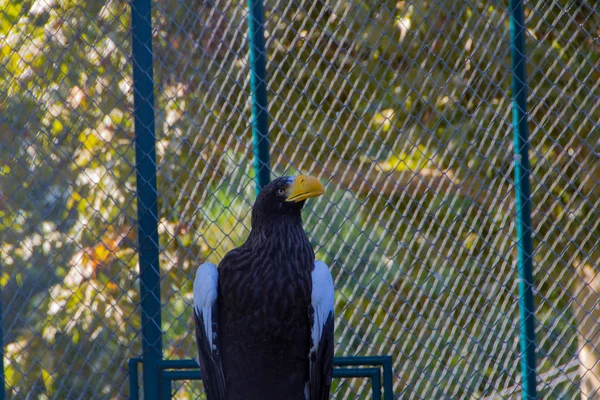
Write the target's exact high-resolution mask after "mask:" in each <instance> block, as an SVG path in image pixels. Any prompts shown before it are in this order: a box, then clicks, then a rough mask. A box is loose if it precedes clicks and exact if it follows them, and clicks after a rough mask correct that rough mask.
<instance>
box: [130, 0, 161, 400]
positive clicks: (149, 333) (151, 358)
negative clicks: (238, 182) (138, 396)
mask: <svg viewBox="0 0 600 400" xmlns="http://www.w3.org/2000/svg"><path fill="white" fill-rule="evenodd" d="M131 38H132V58H133V104H134V122H135V160H136V184H137V209H138V240H139V247H138V256H139V263H140V297H141V312H142V359H143V367H144V374H143V387H144V398H145V399H157V398H158V396H159V386H160V384H159V380H158V375H157V370H156V367H155V364H156V362H157V361H159V360H161V359H162V332H161V310H160V308H161V304H160V271H159V265H158V252H159V250H158V209H157V208H158V207H157V204H158V203H157V201H158V193H157V189H156V150H155V134H154V76H153V69H152V60H153V55H152V20H151V2H150V0H133V1H132V3H131Z"/></svg>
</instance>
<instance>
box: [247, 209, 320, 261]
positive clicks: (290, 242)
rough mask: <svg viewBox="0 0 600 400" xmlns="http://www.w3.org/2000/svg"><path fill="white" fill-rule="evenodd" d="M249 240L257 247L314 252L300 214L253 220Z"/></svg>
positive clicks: (288, 252) (286, 251)
mask: <svg viewBox="0 0 600 400" xmlns="http://www.w3.org/2000/svg"><path fill="white" fill-rule="evenodd" d="M254 222H256V223H254ZM248 242H249V244H250V245H251V246H252V247H253V248H255V249H258V248H269V249H271V251H281V252H285V253H287V254H289V255H292V254H297V253H305V252H310V253H311V254H314V253H313V250H312V247H311V246H310V242H309V240H308V237H307V236H306V233H305V232H304V228H303V227H302V218H301V216H300V215H278V216H274V217H272V218H271V219H263V220H260V221H253V224H252V230H251V231H250V235H249V237H248ZM313 257H314V255H313Z"/></svg>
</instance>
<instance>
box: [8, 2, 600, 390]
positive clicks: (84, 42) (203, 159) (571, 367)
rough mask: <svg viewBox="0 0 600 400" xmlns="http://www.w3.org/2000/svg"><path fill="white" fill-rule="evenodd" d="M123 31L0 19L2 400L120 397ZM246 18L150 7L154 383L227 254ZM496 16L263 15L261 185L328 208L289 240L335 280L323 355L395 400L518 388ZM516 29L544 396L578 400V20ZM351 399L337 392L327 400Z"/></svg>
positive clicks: (134, 330)
mask: <svg viewBox="0 0 600 400" xmlns="http://www.w3.org/2000/svg"><path fill="white" fill-rule="evenodd" d="M128 7H129V6H128V3H126V2H124V1H120V0H109V1H106V2H89V1H83V2H55V1H52V0H36V1H31V0H25V1H22V2H11V1H8V0H0V9H1V10H3V12H2V13H0V31H1V34H2V35H1V39H0V53H1V54H2V57H1V60H2V62H1V63H0V71H1V73H0V89H1V90H0V139H1V141H0V160H1V161H0V163H1V165H0V175H1V176H0V218H1V222H2V223H1V224H0V239H1V240H0V243H2V251H1V252H0V262H1V265H2V271H1V279H2V280H1V284H2V305H3V313H4V314H3V329H4V336H5V344H6V346H7V348H6V359H5V364H6V379H7V384H8V386H9V391H8V392H9V397H15V398H16V397H26V396H28V395H29V396H47V397H51V398H74V397H85V398H121V397H124V396H126V395H128V390H129V389H128V387H127V383H126V382H127V372H126V360H127V359H128V358H129V357H133V356H137V355H139V354H140V342H141V339H140V336H139V330H140V319H139V315H140V310H139V307H138V282H137V274H138V272H137V271H138V269H137V256H136V249H135V245H136V230H135V223H136V221H135V218H136V214H135V201H134V198H135V178H134V152H133V143H132V139H133V118H132V110H133V107H132V89H131V84H132V80H131V66H130V59H129V57H130V52H131V50H130V37H129V35H130V32H129V8H128ZM245 7H246V6H245V2H242V1H238V0H230V1H225V0H223V1H221V2H211V1H199V2H184V1H178V0H159V1H157V2H155V3H154V21H153V22H154V47H155V57H156V58H155V71H156V84H157V90H156V93H157V98H156V110H157V124H156V128H157V159H158V173H159V176H158V177H159V182H158V184H159V194H160V204H159V208H160V226H159V229H160V241H161V243H160V245H161V272H162V277H163V280H162V288H161V289H162V296H163V298H162V300H163V303H164V311H163V330H164V333H165V339H164V345H165V351H164V356H165V357H166V358H189V357H192V356H193V354H194V352H195V349H194V342H193V337H192V336H191V335H190V330H191V327H192V326H193V324H192V322H191V319H190V315H191V314H190V312H189V304H190V302H191V278H192V277H193V274H194V273H195V268H196V267H197V265H199V263H200V262H202V261H204V260H207V259H208V260H210V261H213V262H218V261H219V260H220V258H221V257H222V256H223V255H224V254H225V253H226V252H227V251H228V249H230V248H232V247H234V246H236V245H239V244H240V243H241V242H243V240H244V238H245V236H246V235H247V233H248V228H249V215H250V214H249V213H250V207H251V204H252V202H253V196H254V189H253V183H252V175H253V172H252V162H251V143H252V141H251V132H250V107H249V98H250V91H249V83H248V63H247V47H246V33H245V32H246V23H245V19H246V17H247V11H246V8H245ZM507 9H508V2H506V1H501V2H485V1H475V2H466V1H462V0H459V1H446V0H439V1H425V2H411V1H387V0H384V1H375V0H365V1H360V2H359V1H341V2H334V1H323V0H319V1H308V0H301V1H299V2H291V3H287V2H279V1H274V0H267V1H266V2H265V11H266V24H267V25H266V35H267V46H268V52H269V60H268V66H267V70H268V73H269V89H270V92H269V99H270V104H269V114H270V135H271V139H272V160H273V170H274V174H276V175H280V174H284V173H296V172H298V171H302V172H307V173H313V174H316V175H318V176H319V177H320V178H321V179H322V180H323V181H324V182H326V183H327V185H326V186H327V188H328V196H327V197H324V198H322V199H320V200H319V201H317V202H315V203H311V204H309V206H308V207H307V208H308V209H307V211H306V212H305V225H306V229H307V232H308V233H309V235H310V237H311V240H312V242H313V244H314V246H315V248H316V250H317V254H318V257H320V258H322V259H324V260H325V261H326V262H327V263H329V265H331V266H332V268H333V271H334V276H335V279H336V286H337V288H338V294H337V314H338V320H337V328H336V329H337V331H336V335H337V339H338V347H337V354H339V355H356V354H391V355H392V356H393V357H394V367H395V372H396V378H395V392H396V393H397V395H398V397H399V398H405V397H409V395H414V394H418V395H419V396H421V397H433V398H443V397H449V398H459V397H460V398H468V397H473V398H480V397H485V396H493V395H500V394H502V395H506V393H505V392H503V390H504V389H508V390H509V392H507V393H512V392H514V389H511V388H513V387H514V386H515V385H517V384H518V380H519V363H518V355H519V349H518V308H517V307H518V305H517V302H518V292H517V279H516V273H515V260H516V259H515V257H516V249H515V242H514V217H513V215H514V202H513V197H514V193H513V188H512V174H513V171H512V132H511V120H512V115H511V101H510V99H511V98H510V96H511V73H510V48H509V21H508V15H507V12H506V11H507ZM526 14H527V24H528V27H529V34H528V37H527V46H528V57H529V68H528V75H529V79H530V94H529V107H530V115H531V116H530V129H531V139H532V151H531V157H532V165H533V182H532V188H533V200H534V213H533V220H534V224H535V232H534V240H535V245H536V247H535V248H536V260H535V268H536V271H535V279H536V284H537V287H536V289H537V290H536V305H537V308H538V311H537V318H538V321H537V334H538V342H539V351H538V355H539V371H540V374H542V377H543V379H542V381H543V382H544V383H545V384H544V385H543V387H542V396H543V397H544V398H572V397H574V396H576V395H577V393H579V389H580V387H581V389H582V392H581V393H582V396H585V397H584V398H587V397H591V396H594V394H593V393H594V391H597V390H598V388H599V387H600V384H599V383H598V380H599V377H600V370H599V368H600V367H599V365H600V363H598V359H599V357H600V356H598V348H599V347H600V342H599V341H598V338H599V337H600V335H599V333H600V332H598V330H599V328H598V323H597V321H598V318H600V315H596V314H597V310H598V300H599V299H598V293H599V291H600V289H598V282H597V281H598V279H597V271H598V265H597V262H598V261H597V260H599V259H600V254H599V251H600V249H599V248H598V245H597V243H598V241H599V236H600V235H599V233H598V225H599V224H600V218H598V213H597V209H598V201H599V198H600V189H599V186H598V183H599V181H600V163H599V160H598V158H599V154H600V147H599V146H600V130H599V129H598V126H597V125H598V121H600V107H598V102H597V97H598V94H599V92H600V91H599V85H600V84H599V82H600V72H599V71H600V70H599V61H600V60H599V57H600V48H599V47H598V45H597V42H596V41H595V39H594V38H597V37H598V35H599V34H600V14H599V11H598V8H597V5H596V4H595V3H589V2H585V1H580V2H572V1H566V0H559V1H556V2H553V3H552V4H551V5H548V4H547V2H543V1H535V2H533V3H528V4H527V9H526ZM578 367H579V369H580V372H579V373H577V368H578ZM580 376H583V378H580ZM199 389H200V385H199V384H194V385H193V386H182V387H180V388H178V391H177V393H176V395H177V396H178V397H180V398H188V396H191V394H190V393H192V392H193V391H194V390H199ZM363 389H364V388H363V383H362V382H361V381H360V380H349V381H343V382H339V383H338V386H337V388H336V390H337V394H336V397H337V398H355V397H359V398H360V397H364V396H366V393H367V392H366V391H365V390H363ZM511 390H512V392H511Z"/></svg>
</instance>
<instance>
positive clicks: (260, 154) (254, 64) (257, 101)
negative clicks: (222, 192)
mask: <svg viewBox="0 0 600 400" xmlns="http://www.w3.org/2000/svg"><path fill="white" fill-rule="evenodd" d="M263 14H264V11H263V5H262V0H248V37H249V40H250V85H251V89H252V137H253V142H254V171H255V175H256V176H255V181H256V194H257V195H258V193H260V191H261V189H262V188H263V187H264V186H265V185H267V184H268V183H269V181H270V180H271V176H270V164H269V135H268V130H269V123H268V116H269V115H268V109H267V107H268V103H267V70H266V50H265V27H264V22H263V19H264V16H263Z"/></svg>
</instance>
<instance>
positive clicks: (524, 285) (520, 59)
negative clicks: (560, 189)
mask: <svg viewBox="0 0 600 400" xmlns="http://www.w3.org/2000/svg"><path fill="white" fill-rule="evenodd" d="M525 32H526V30H525V18H524V12H523V2H522V0H510V36H511V52H512V68H513V129H514V153H515V189H516V196H517V198H516V207H517V246H518V252H519V260H518V263H519V294H520V296H519V308H520V321H521V322H520V329H521V339H520V342H521V373H522V378H521V379H522V381H521V385H522V396H523V399H527V400H533V399H535V398H536V380H537V377H536V360H535V326H534V322H535V308H534V303H533V246H532V242H531V232H532V228H531V214H530V213H531V193H530V187H529V175H530V167H529V133H528V126H527V124H528V118H527V81H526V79H527V78H526V69H525V67H526V65H527V59H526V55H525Z"/></svg>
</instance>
